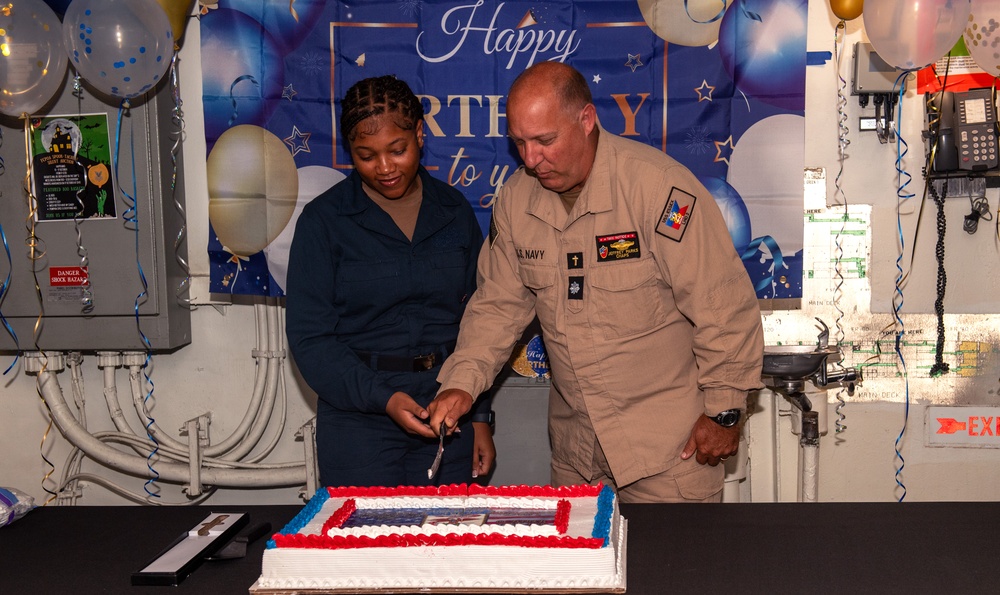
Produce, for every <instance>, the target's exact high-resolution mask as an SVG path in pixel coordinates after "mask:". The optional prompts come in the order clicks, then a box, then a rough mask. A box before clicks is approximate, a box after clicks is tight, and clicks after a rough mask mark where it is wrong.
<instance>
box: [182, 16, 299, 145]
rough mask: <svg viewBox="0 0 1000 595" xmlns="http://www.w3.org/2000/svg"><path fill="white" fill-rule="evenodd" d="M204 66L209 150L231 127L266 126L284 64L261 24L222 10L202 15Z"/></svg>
mask: <svg viewBox="0 0 1000 595" xmlns="http://www.w3.org/2000/svg"><path fill="white" fill-rule="evenodd" d="M201 70H202V82H203V91H202V99H203V102H202V103H203V105H204V109H205V138H206V140H207V141H208V145H209V149H211V146H212V144H214V142H215V140H216V139H218V138H219V137H220V136H221V135H222V133H223V132H225V131H226V130H228V129H229V128H231V127H233V126H237V125H239V124H253V125H255V126H261V127H265V125H266V124H267V121H268V120H269V119H270V118H271V114H273V113H274V110H275V108H276V107H277V105H278V102H279V101H280V100H281V90H282V83H283V81H284V78H285V64H284V60H283V57H282V54H281V51H280V49H279V47H278V44H277V42H275V40H274V38H273V37H271V35H270V34H268V33H267V32H266V31H264V30H263V29H262V28H261V25H260V23H258V22H257V21H255V20H254V19H252V18H250V17H249V16H247V15H245V14H243V13H242V12H239V11H236V10H227V9H224V8H220V9H218V10H213V11H211V12H209V13H208V14H206V15H205V16H203V17H202V18H201Z"/></svg>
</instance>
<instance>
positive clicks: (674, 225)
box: [656, 186, 698, 242]
mask: <svg viewBox="0 0 1000 595" xmlns="http://www.w3.org/2000/svg"><path fill="white" fill-rule="evenodd" d="M697 200H698V197H696V196H694V195H693V194H688V193H687V192H684V191H683V190H681V189H680V188H677V187H676V186H675V187H673V188H671V189H670V196H668V197H667V204H666V205H665V206H664V207H663V212H662V213H660V220H659V221H658V222H657V223H656V233H658V234H660V235H661V236H664V237H668V238H670V239H671V240H673V241H675V242H679V241H681V239H682V238H683V237H684V232H685V231H686V230H687V224H688V221H689V220H690V219H691V213H692V212H693V211H694V203H695V201H697Z"/></svg>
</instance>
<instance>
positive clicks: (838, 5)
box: [830, 0, 865, 21]
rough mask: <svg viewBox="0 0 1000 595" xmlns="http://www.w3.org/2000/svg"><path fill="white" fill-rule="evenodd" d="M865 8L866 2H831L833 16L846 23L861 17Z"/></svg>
mask: <svg viewBox="0 0 1000 595" xmlns="http://www.w3.org/2000/svg"><path fill="white" fill-rule="evenodd" d="M864 6H865V0H830V8H832V9H833V14H835V15H837V16H838V17H839V18H841V19H844V20H845V21H850V20H852V19H856V18H858V17H859V16H861V11H862V9H863V8H864Z"/></svg>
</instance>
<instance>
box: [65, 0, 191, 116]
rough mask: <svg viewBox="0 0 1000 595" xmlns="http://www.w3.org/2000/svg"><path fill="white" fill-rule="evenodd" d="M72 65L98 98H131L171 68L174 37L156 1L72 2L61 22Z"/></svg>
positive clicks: (79, 0) (146, 89) (160, 78)
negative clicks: (93, 89)
mask: <svg viewBox="0 0 1000 595" xmlns="http://www.w3.org/2000/svg"><path fill="white" fill-rule="evenodd" d="M63 39H64V40H65V42H66V48H67V50H68V51H69V58H70V64H72V65H73V68H75V69H76V71H77V72H78V73H79V74H80V76H81V77H83V79H84V80H85V81H86V82H87V83H89V84H90V85H91V86H92V87H94V88H95V89H97V90H98V91H100V92H101V93H104V94H107V95H110V96H112V97H116V98H118V99H132V98H134V97H138V96H139V95H142V94H143V93H145V92H147V91H149V90H151V89H153V87H155V86H156V84H157V83H159V82H160V80H162V78H163V74H164V73H165V72H166V71H167V68H168V67H169V66H170V56H171V54H172V53H173V47H174V41H173V32H172V31H171V30H170V21H169V19H167V15H166V13H165V12H163V9H162V8H160V5H159V4H157V3H156V0H73V3H72V4H70V5H69V8H68V9H66V16H65V17H63Z"/></svg>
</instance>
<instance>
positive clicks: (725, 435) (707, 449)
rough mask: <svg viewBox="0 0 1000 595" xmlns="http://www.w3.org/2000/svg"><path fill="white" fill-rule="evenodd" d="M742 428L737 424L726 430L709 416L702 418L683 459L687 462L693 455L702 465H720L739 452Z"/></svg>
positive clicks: (685, 448) (693, 432) (695, 427)
mask: <svg viewBox="0 0 1000 595" xmlns="http://www.w3.org/2000/svg"><path fill="white" fill-rule="evenodd" d="M741 427H742V424H736V425H735V426H733V427H731V428H724V427H722V426H720V425H719V424H717V423H715V422H714V421H712V419H711V418H709V417H708V416H707V415H702V416H700V417H699V418H698V421H696V422H694V427H693V428H692V429H691V436H690V437H689V438H688V441H687V444H686V445H684V451H683V452H681V458H682V459H684V460H687V459H690V458H691V455H696V456H695V460H697V461H698V462H699V463H701V464H702V465H711V466H712V467H714V466H716V465H718V464H719V463H720V462H722V461H724V460H726V459H728V458H729V457H731V456H732V455H734V454H736V451H737V450H739V446H740V428H741Z"/></svg>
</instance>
